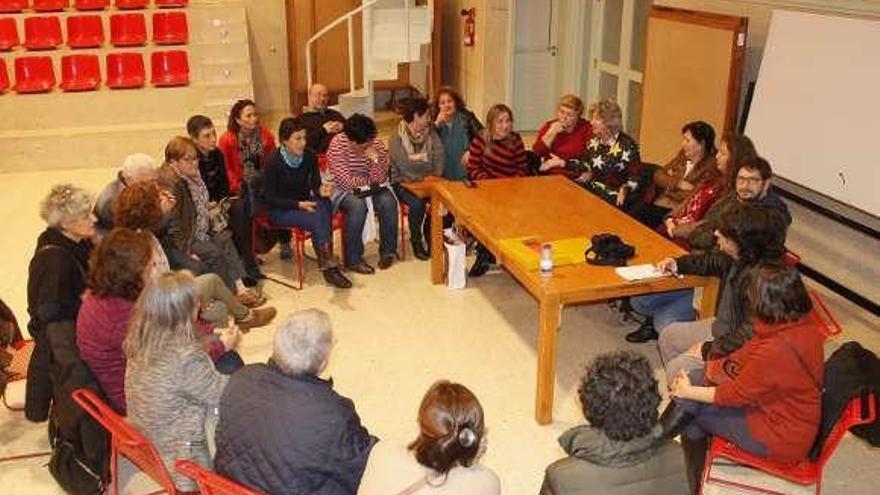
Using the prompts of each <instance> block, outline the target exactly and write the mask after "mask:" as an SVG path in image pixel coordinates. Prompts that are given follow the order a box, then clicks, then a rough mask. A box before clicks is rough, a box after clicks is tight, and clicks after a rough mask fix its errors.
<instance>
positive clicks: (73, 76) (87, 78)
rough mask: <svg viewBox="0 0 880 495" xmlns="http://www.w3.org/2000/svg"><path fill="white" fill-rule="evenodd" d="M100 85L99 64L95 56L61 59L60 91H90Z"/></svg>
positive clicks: (75, 56) (73, 56)
mask: <svg viewBox="0 0 880 495" xmlns="http://www.w3.org/2000/svg"><path fill="white" fill-rule="evenodd" d="M100 84H101V64H100V62H98V56H97V55H65V56H64V57H61V89H63V90H64V91H91V90H94V89H98V86H99V85H100Z"/></svg>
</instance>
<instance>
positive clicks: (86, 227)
mask: <svg viewBox="0 0 880 495" xmlns="http://www.w3.org/2000/svg"><path fill="white" fill-rule="evenodd" d="M93 204H94V198H93V197H92V195H91V194H90V193H89V192H87V191H86V190H84V189H82V188H79V187H77V186H74V185H72V184H59V185H56V186H55V187H53V188H52V190H51V191H49V194H48V195H47V196H46V197H45V198H44V199H43V201H42V203H40V217H42V218H43V220H44V221H45V222H46V224H47V226H46V230H44V231H43V233H42V234H40V236H39V238H37V248H36V251H35V252H34V256H33V258H31V262H30V266H29V268H28V288H27V300H28V315H29V316H30V321H29V322H28V333H30V335H31V337H33V339H34V343H35V347H34V352H33V354H32V355H31V360H30V363H29V364H28V380H27V389H26V395H25V416H26V417H27V419H29V420H30V421H34V422H41V421H45V420H46V419H48V418H49V406H50V404H51V402H52V384H51V379H50V376H49V344H48V341H47V337H46V328H47V327H48V325H49V324H50V323H54V322H61V321H76V317H77V314H78V313H79V308H80V296H81V295H82V293H83V291H84V290H85V287H86V273H87V272H88V260H89V254H90V253H91V250H92V238H93V237H94V236H95V216H94V215H93V214H92V205H93Z"/></svg>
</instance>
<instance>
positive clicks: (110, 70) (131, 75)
mask: <svg viewBox="0 0 880 495" xmlns="http://www.w3.org/2000/svg"><path fill="white" fill-rule="evenodd" d="M106 61H107V87H108V88H112V89H129V88H142V87H144V84H145V83H146V81H147V71H146V69H145V68H144V58H143V57H142V56H141V54H140V53H132V52H127V53H109V54H107V59H106Z"/></svg>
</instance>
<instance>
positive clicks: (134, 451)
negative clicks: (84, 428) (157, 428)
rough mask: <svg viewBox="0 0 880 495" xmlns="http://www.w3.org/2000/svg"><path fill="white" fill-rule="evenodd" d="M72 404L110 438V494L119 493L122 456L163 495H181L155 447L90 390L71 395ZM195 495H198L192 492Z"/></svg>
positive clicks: (76, 391)
mask: <svg viewBox="0 0 880 495" xmlns="http://www.w3.org/2000/svg"><path fill="white" fill-rule="evenodd" d="M72 397H73V400H74V401H76V403H77V404H79V406H80V407H82V408H83V410H84V411H85V412H86V413H88V414H89V416H91V417H93V418H94V419H95V421H97V422H98V423H100V424H101V426H103V427H104V429H105V430H107V433H109V434H110V477H111V479H112V483H113V489H112V491H111V493H113V494H114V495H115V494H118V493H119V477H118V476H117V473H118V464H119V456H120V455H121V456H123V457H125V458H126V459H128V460H129V461H131V462H132V464H134V465H135V466H137V467H138V468H139V469H140V470H141V471H143V472H144V473H145V474H147V475H148V476H149V477H150V478H151V479H152V480H153V481H155V482H156V483H158V484H159V486H161V487H162V490H164V492H165V493H170V494H182V493H188V492H181V491H180V490H178V489H177V487H176V486H175V485H174V481H173V480H172V479H171V475H170V474H169V473H168V469H166V468H165V463H164V462H163V461H162V457H161V456H159V452H158V451H157V450H156V446H155V445H153V442H151V441H150V440H149V439H148V438H147V437H145V436H143V435H142V434H141V433H140V432H139V431H137V430H136V429H135V428H134V427H133V426H131V425H130V424H128V422H126V421H125V418H123V417H122V416H120V415H119V414H117V413H116V412H115V411H114V410H113V409H111V408H110V406H108V405H107V404H105V403H104V401H102V400H101V399H99V398H98V396H97V395H95V393H94V392H92V391H91V390H89V389H85V388H81V389H77V390H74V391H73V394H72ZM194 493H198V492H194Z"/></svg>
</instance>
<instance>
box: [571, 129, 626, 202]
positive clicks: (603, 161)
mask: <svg viewBox="0 0 880 495" xmlns="http://www.w3.org/2000/svg"><path fill="white" fill-rule="evenodd" d="M578 163H579V165H580V167H581V168H583V170H584V171H590V172H592V175H593V176H592V178H591V179H590V183H591V184H592V185H593V186H597V187H598V188H600V189H605V190H606V191H607V192H608V193H616V192H617V191H618V190H619V189H620V188H621V187H624V186H626V188H627V189H629V191H630V193H632V192H633V191H635V190H636V189H638V188H639V183H638V181H637V178H638V172H639V168H640V167H641V160H640V157H639V145H638V144H637V143H636V142H635V140H634V139H633V138H631V137H629V136H628V135H626V134H624V133H622V132H619V133H617V136H615V138H614V141H613V142H612V143H611V144H608V143H605V142H603V141H602V140H601V139H599V138H598V137H596V136H593V138H592V139H590V140H589V141H588V142H587V147H586V149H584V153H583V154H582V155H581V157H580V158H579V159H578Z"/></svg>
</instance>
